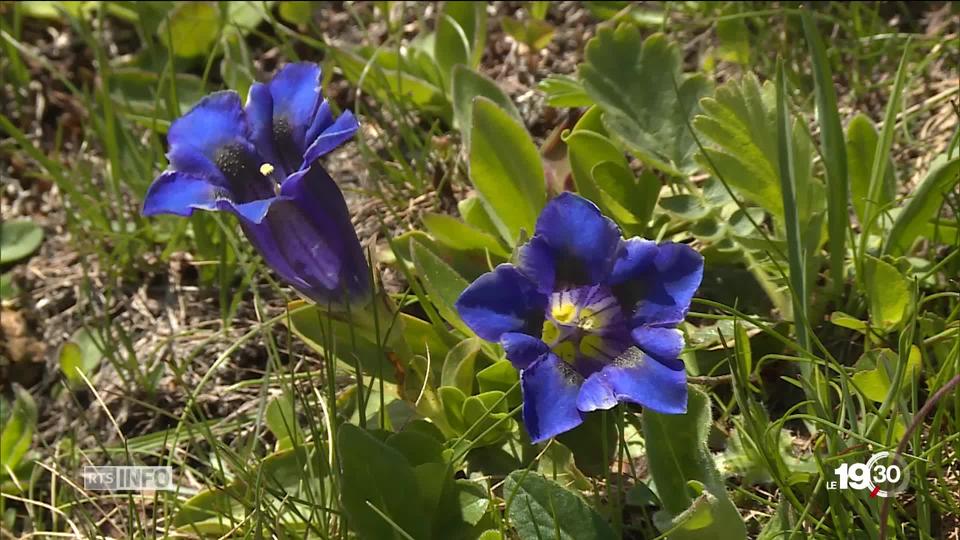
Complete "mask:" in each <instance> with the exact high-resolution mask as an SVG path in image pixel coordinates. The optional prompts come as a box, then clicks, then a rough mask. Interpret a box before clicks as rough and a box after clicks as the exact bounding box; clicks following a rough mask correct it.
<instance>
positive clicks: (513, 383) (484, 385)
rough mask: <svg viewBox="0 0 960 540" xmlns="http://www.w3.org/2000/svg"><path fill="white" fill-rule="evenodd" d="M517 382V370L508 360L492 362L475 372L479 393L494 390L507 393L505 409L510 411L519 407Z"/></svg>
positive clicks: (520, 397) (519, 397)
mask: <svg viewBox="0 0 960 540" xmlns="http://www.w3.org/2000/svg"><path fill="white" fill-rule="evenodd" d="M519 380H520V375H519V374H518V373H517V368H515V367H513V364H511V363H510V362H509V361H508V360H500V361H499V362H494V363H493V364H491V365H489V366H487V367H485V368H483V369H481V370H480V371H478V372H477V386H478V387H479V389H480V392H490V391H494V390H496V391H500V392H508V394H507V407H508V408H511V409H512V408H513V407H516V406H517V405H520V401H521V399H522V396H521V394H520V385H518V384H517V382H518V381H519Z"/></svg>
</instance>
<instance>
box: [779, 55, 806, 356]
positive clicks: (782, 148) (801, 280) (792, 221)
mask: <svg viewBox="0 0 960 540" xmlns="http://www.w3.org/2000/svg"><path fill="white" fill-rule="evenodd" d="M785 84H786V82H785V80H784V74H783V62H782V61H779V62H778V63H777V79H776V87H777V149H778V155H779V160H778V161H779V165H780V192H781V195H782V196H783V221H784V226H785V227H786V230H787V260H788V261H789V262H790V288H791V289H792V290H793V291H792V292H793V319H794V324H795V325H796V331H797V341H798V342H799V343H800V345H801V346H802V347H803V348H804V349H806V350H809V348H810V340H809V337H808V336H807V294H806V277H805V274H806V271H805V267H806V265H805V264H804V255H803V254H804V249H803V242H802V240H801V238H800V216H799V213H798V208H799V206H798V204H797V179H796V177H795V175H794V170H795V169H794V163H793V155H794V154H793V141H792V126H791V123H790V114H789V111H788V110H787V96H786V90H785V88H784V86H785Z"/></svg>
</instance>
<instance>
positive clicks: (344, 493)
mask: <svg viewBox="0 0 960 540" xmlns="http://www.w3.org/2000/svg"><path fill="white" fill-rule="evenodd" d="M337 449H338V450H339V454H340V464H341V467H342V468H343V479H342V482H341V484H340V499H341V501H342V503H343V508H344V510H345V511H346V513H347V517H348V518H349V519H350V528H351V529H352V530H353V531H355V532H356V533H357V534H358V535H359V536H360V538H369V539H372V540H380V539H385V538H395V539H397V540H401V539H405V538H428V537H429V536H430V535H429V523H430V521H429V519H428V518H427V516H426V515H425V514H424V511H423V507H422V503H421V495H420V488H419V485H418V483H417V477H416V476H415V474H414V471H413V468H412V467H411V466H410V463H409V462H407V459H406V458H405V457H404V456H403V454H401V453H400V452H398V451H396V450H394V449H393V448H391V447H390V446H389V445H387V444H385V443H383V442H380V441H379V440H377V439H376V438H375V437H373V436H372V435H370V434H369V433H367V432H366V431H364V430H362V429H360V428H358V427H357V426H354V425H352V424H343V425H341V426H340V429H339V430H338V431H337ZM383 516H386V517H387V518H389V519H390V521H392V522H393V523H394V524H396V526H397V527H399V528H400V529H402V530H403V532H404V533H405V535H404V534H401V533H400V532H399V531H397V530H396V529H394V527H393V525H391V524H390V523H389V522H388V521H386V520H385V519H384V517H383Z"/></svg>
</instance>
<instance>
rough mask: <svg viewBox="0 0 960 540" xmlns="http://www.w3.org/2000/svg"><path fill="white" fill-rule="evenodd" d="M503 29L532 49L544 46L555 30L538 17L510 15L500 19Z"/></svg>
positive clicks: (536, 49)
mask: <svg viewBox="0 0 960 540" xmlns="http://www.w3.org/2000/svg"><path fill="white" fill-rule="evenodd" d="M500 24H501V26H503V31H504V32H506V33H507V34H508V35H509V36H510V37H512V38H513V39H514V40H515V41H517V42H518V43H522V44H524V45H526V46H527V47H529V48H530V49H531V50H533V51H539V50H540V49H543V48H546V46H547V45H549V44H550V41H551V40H552V39H553V35H554V33H555V32H556V30H555V29H554V28H553V25H552V24H550V23H548V22H547V21H544V20H540V19H526V20H523V21H521V20H518V19H511V18H510V17H503V18H502V19H500Z"/></svg>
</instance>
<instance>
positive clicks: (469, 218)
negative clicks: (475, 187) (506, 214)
mask: <svg viewBox="0 0 960 540" xmlns="http://www.w3.org/2000/svg"><path fill="white" fill-rule="evenodd" d="M457 210H458V211H459V212H460V216H461V217H462V218H463V221H465V222H466V223H467V224H468V225H470V226H472V227H474V228H476V229H479V230H481V231H483V232H485V233H487V234H492V235H496V236H499V235H500V232H499V231H498V230H497V226H496V224H494V223H493V219H491V218H490V214H489V213H488V212H487V209H486V208H484V206H483V202H482V201H480V198H479V197H477V196H476V195H471V196H469V197H467V198H466V199H463V200H461V201H460V202H458V203H457Z"/></svg>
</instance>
